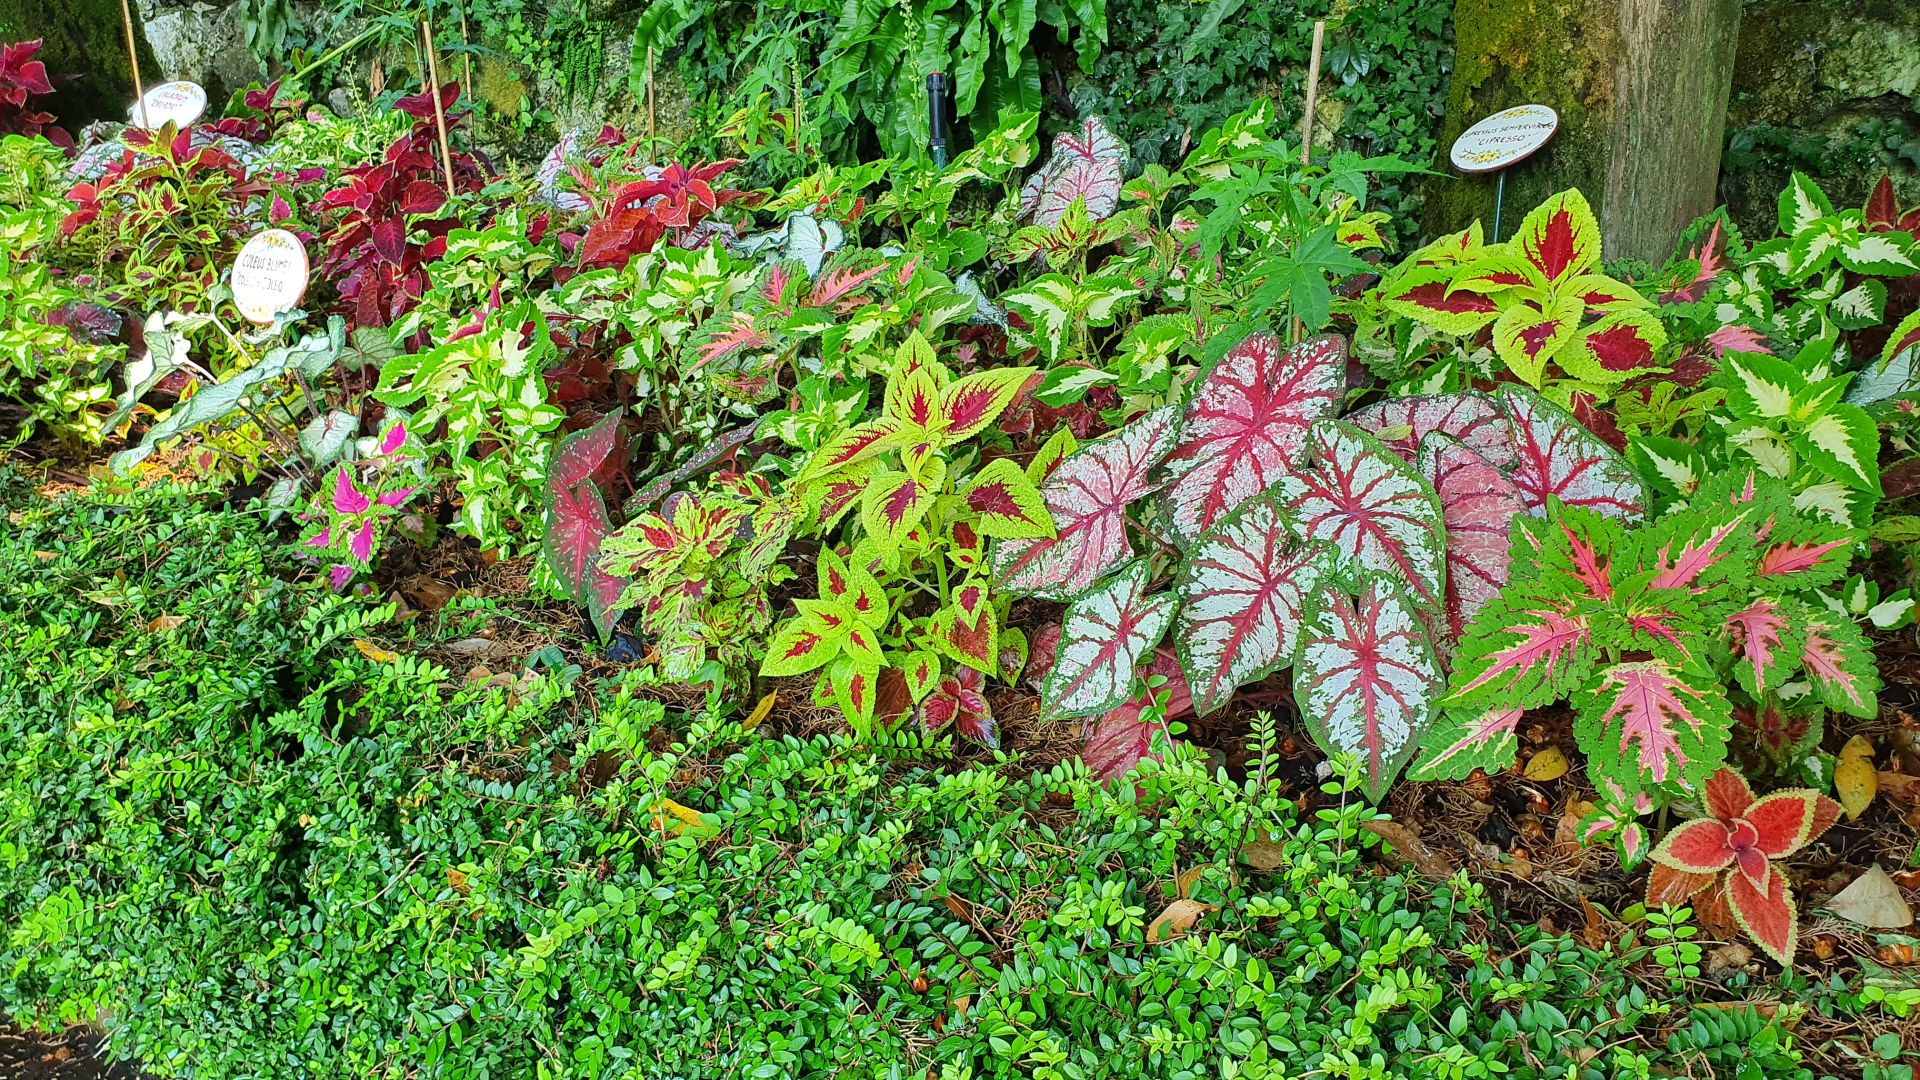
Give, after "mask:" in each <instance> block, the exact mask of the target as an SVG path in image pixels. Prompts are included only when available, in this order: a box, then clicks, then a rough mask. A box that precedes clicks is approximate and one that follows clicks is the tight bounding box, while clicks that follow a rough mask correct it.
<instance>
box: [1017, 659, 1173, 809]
mask: <svg viewBox="0 0 1920 1080" xmlns="http://www.w3.org/2000/svg"><path fill="white" fill-rule="evenodd" d="M1048 655H1051V654H1048ZM1139 675H1140V681H1141V682H1146V681H1147V680H1149V679H1152V678H1153V677H1155V676H1159V677H1161V678H1163V679H1165V680H1166V682H1165V683H1163V684H1162V685H1161V686H1160V687H1159V688H1158V689H1157V690H1153V689H1142V690H1141V691H1140V692H1139V693H1138V694H1136V695H1134V696H1133V697H1131V698H1128V699H1127V701H1126V703H1125V704H1123V705H1121V706H1120V707H1119V708H1117V709H1114V710H1112V711H1110V712H1108V713H1105V714H1103V715H1102V716H1100V717H1099V718H1097V719H1094V720H1091V721H1088V723H1087V732H1086V735H1087V745H1086V748H1085V749H1083V750H1082V751H1080V760H1082V761H1084V762H1086V765H1087V768H1088V769H1089V770H1090V771H1091V772H1092V773H1093V774H1094V775H1095V776H1097V777H1099V778H1100V779H1102V780H1106V781H1113V780H1117V779H1119V778H1120V777H1122V776H1125V775H1126V774H1127V773H1130V772H1132V771H1133V767H1134V766H1135V765H1137V764H1139V763H1140V759H1142V758H1153V759H1154V760H1155V761H1158V760H1159V755H1157V754H1154V753H1152V752H1151V751H1152V746H1153V736H1154V734H1155V733H1156V732H1158V731H1160V730H1161V725H1160V724H1155V723H1148V722H1146V721H1145V720H1144V719H1143V717H1144V716H1145V715H1146V712H1147V709H1148V708H1149V707H1150V706H1151V705H1152V704H1153V702H1152V700H1151V699H1152V698H1155V697H1162V696H1164V697H1165V698H1166V714H1165V718H1166V719H1168V720H1177V719H1179V718H1180V717H1182V716H1185V715H1187V714H1188V713H1190V712H1192V711H1193V698H1192V697H1191V696H1190V695H1189V694H1188V692H1187V681H1186V679H1185V678H1183V677H1182V676H1181V674H1180V662H1179V660H1178V659H1177V658H1175V656H1174V653H1173V650H1172V649H1168V648H1164V647H1163V648H1159V649H1155V650H1154V653H1153V661H1152V662H1151V663H1149V664H1147V665H1146V666H1145V667H1144V668H1142V669H1140V671H1139ZM1176 741H1178V740H1176Z"/></svg>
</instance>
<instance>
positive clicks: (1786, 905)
mask: <svg viewBox="0 0 1920 1080" xmlns="http://www.w3.org/2000/svg"><path fill="white" fill-rule="evenodd" d="M1725 881H1726V884H1725V886H1724V888H1725V889H1726V900H1727V906H1728V908H1729V909H1730V910H1731V912H1732V914H1733V918H1734V921H1735V922H1737V923H1739V924H1740V929H1742V930H1745V931H1746V932H1747V936H1748V937H1750V938H1752V939H1753V941H1754V944H1756V945H1759V946H1760V948H1761V950H1762V951H1764V952H1765V953H1766V954H1767V955H1768V956H1771V957H1773V958H1774V959H1775V960H1777V961H1779V963H1780V964H1781V965H1782V966H1787V965H1791V964H1792V963H1793V948H1794V944H1795V941H1796V940H1797V939H1798V938H1799V936H1800V913H1799V911H1798V910H1797V909H1796V908H1795V906H1794V900H1793V890H1791V889H1789V888H1788V887H1787V875H1785V874H1783V873H1779V872H1775V873H1772V874H1769V875H1767V879H1766V882H1765V887H1764V888H1762V887H1758V886H1756V885H1755V884H1754V883H1753V882H1752V881H1751V880H1749V879H1748V877H1747V876H1746V875H1745V874H1728V875H1726V878H1725Z"/></svg>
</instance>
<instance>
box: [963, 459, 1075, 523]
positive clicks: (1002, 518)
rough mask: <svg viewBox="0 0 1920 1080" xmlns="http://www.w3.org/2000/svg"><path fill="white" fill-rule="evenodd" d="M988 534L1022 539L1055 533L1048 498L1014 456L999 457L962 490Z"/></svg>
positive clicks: (972, 510)
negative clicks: (1048, 508)
mask: <svg viewBox="0 0 1920 1080" xmlns="http://www.w3.org/2000/svg"><path fill="white" fill-rule="evenodd" d="M961 494H962V497H963V498H965V499H966V501H967V510H968V511H969V512H970V513H972V514H973V515H974V526H975V527H976V528H977V529H978V530H979V531H980V533H981V534H982V535H984V536H990V537H995V538H998V539H1007V540H1019V539H1026V538H1048V537H1052V536H1054V535H1055V530H1054V526H1053V518H1052V516H1051V515H1049V514H1048V513H1047V504H1046V500H1045V499H1042V498H1041V497H1040V492H1039V490H1038V489H1037V488H1035V487H1034V486H1033V481H1032V480H1029V479H1028V478H1027V474H1026V471H1025V470H1023V469H1022V468H1021V467H1020V464H1019V463H1018V462H1016V461H1014V460H1013V459H1012V458H995V459H993V460H992V461H989V462H987V464H986V466H985V467H983V468H982V469H981V470H980V471H979V472H977V473H974V474H973V479H972V480H971V481H969V482H968V484H967V487H966V489H965V490H964V491H963V492H962V493H961Z"/></svg>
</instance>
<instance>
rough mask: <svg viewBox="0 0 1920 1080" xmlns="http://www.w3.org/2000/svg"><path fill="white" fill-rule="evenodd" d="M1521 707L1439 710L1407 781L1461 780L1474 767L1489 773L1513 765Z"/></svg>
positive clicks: (1423, 737) (1408, 773)
mask: <svg viewBox="0 0 1920 1080" xmlns="http://www.w3.org/2000/svg"><path fill="white" fill-rule="evenodd" d="M1523 715H1524V711H1523V710H1521V709H1503V708H1498V707H1495V708H1490V709H1442V710H1440V714H1439V717H1438V718H1437V719H1436V720H1435V721H1434V723H1433V726H1432V727H1430V728H1428V729H1427V733H1426V735H1424V736H1422V737H1421V739H1420V759H1419V760H1418V761H1415V762H1414V763H1413V766H1412V767H1411V768H1409V769H1408V770H1407V779H1409V780H1464V779H1466V778H1467V777H1469V776H1471V775H1473V772H1474V770H1475V769H1478V770H1480V771H1482V772H1485V773H1486V774H1488V775H1489V776H1491V775H1493V774H1495V773H1498V772H1500V771H1501V770H1503V769H1505V768H1507V766H1509V765H1512V764H1513V760H1514V755H1516V754H1517V753H1519V751H1520V740H1519V738H1518V737H1517V736H1516V735H1515V734H1514V731H1515V729H1517V728H1518V727H1519V726H1520V717H1521V716H1523Z"/></svg>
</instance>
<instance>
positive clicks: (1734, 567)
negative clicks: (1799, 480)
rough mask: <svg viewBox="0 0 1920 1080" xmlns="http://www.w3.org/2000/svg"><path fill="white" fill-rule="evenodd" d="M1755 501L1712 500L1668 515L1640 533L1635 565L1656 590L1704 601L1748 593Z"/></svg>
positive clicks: (1757, 506)
mask: <svg viewBox="0 0 1920 1080" xmlns="http://www.w3.org/2000/svg"><path fill="white" fill-rule="evenodd" d="M1760 512H1761V507H1760V506H1759V504H1757V503H1744V504H1733V505H1729V504H1724V503H1716V502H1711V501H1710V502H1708V503H1706V504H1705V505H1698V506H1696V505H1689V506H1688V507H1687V508H1686V509H1683V510H1676V511H1673V512H1671V513H1668V514H1667V515H1665V516H1664V517H1662V518H1660V520H1658V521H1656V522H1653V523H1652V524H1650V525H1647V526H1645V527H1644V528H1641V529H1639V530H1637V531H1636V533H1635V535H1634V547H1635V550H1636V552H1637V558H1636V562H1637V564H1638V566H1639V568H1640V569H1641V570H1642V571H1646V572H1650V573H1652V574H1653V578H1652V580H1651V581H1650V582H1648V587H1649V588H1653V589H1685V590H1686V591H1687V592H1688V593H1690V594H1691V595H1693V596H1696V597H1700V598H1702V599H1703V600H1716V599H1719V598H1720V597H1722V596H1727V595H1731V594H1734V593H1736V592H1739V593H1741V594H1744V591H1745V587H1746V583H1747V579H1748V577H1749V575H1750V570H1751V567H1752V565H1753V556H1754V551H1753V543H1752V537H1753V530H1754V519H1755V517H1756V516H1757V515H1758V514H1759V513H1760Z"/></svg>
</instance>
